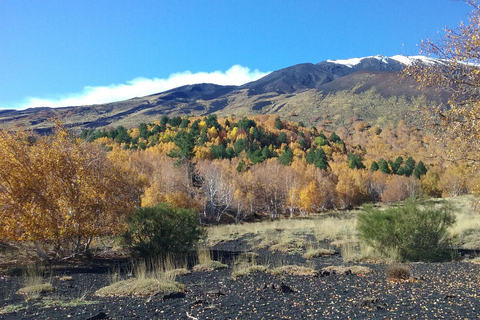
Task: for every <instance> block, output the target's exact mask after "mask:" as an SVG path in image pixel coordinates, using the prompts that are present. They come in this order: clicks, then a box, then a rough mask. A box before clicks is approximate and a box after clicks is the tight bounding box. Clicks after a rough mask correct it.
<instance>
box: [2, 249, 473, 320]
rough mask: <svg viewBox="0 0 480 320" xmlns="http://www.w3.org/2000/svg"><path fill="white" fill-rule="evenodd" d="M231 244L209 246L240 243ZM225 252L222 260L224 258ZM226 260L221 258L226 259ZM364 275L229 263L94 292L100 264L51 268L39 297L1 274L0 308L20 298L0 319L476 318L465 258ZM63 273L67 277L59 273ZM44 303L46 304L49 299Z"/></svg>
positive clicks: (323, 262) (336, 259)
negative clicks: (179, 287) (159, 282)
mask: <svg viewBox="0 0 480 320" xmlns="http://www.w3.org/2000/svg"><path fill="white" fill-rule="evenodd" d="M243 247H244V245H243V244H242V243H230V244H225V245H223V246H219V247H217V248H216V249H222V250H224V249H230V250H234V251H238V249H239V248H240V249H243ZM257 252H258V253H260V255H261V257H262V259H263V260H264V261H265V262H267V263H270V264H276V263H279V262H282V263H283V264H303V265H306V264H307V263H306V261H305V259H303V258H302V257H301V256H299V255H296V254H295V255H286V254H281V253H271V252H269V251H266V250H261V251H257ZM228 256H230V258H231V255H227V258H226V259H227V260H228ZM227 262H228V261H227ZM341 264H342V259H341V257H340V256H339V255H334V256H331V257H320V258H315V259H312V260H311V262H310V263H309V265H310V266H311V267H313V268H315V269H316V270H321V269H322V268H323V267H325V266H328V265H341ZM364 265H365V266H368V267H369V268H371V269H372V270H373V273H371V274H369V275H365V276H356V275H352V274H335V275H330V276H323V277H322V276H318V277H312V276H275V275H271V274H267V273H257V274H254V275H251V276H248V277H244V278H239V279H236V280H234V279H232V277H231V272H232V269H231V268H229V269H224V270H217V271H213V272H193V273H190V274H188V275H183V276H179V277H178V278H177V280H178V281H180V282H181V283H183V284H184V285H185V286H186V288H187V290H186V292H185V295H184V296H180V297H169V296H164V295H157V296H153V297H141V298H100V297H96V296H93V295H92V293H93V292H94V291H95V290H97V289H99V288H101V287H103V286H106V285H108V273H107V272H106V270H108V268H105V267H104V266H98V265H92V266H91V267H90V268H57V269H55V272H54V273H55V274H54V276H53V278H52V284H53V285H54V287H55V289H56V291H55V292H54V293H52V294H49V295H45V296H43V298H42V299H39V300H30V301H25V298H24V297H23V296H21V295H17V294H15V292H16V290H18V289H19V288H20V280H21V279H20V277H18V276H2V277H1V278H0V309H1V308H3V307H5V306H7V305H20V306H22V307H24V309H23V310H20V311H18V312H13V313H9V314H0V319H438V318H439V319H472V318H478V317H480V313H479V311H480V300H479V295H480V283H479V265H477V264H473V263H470V262H448V263H413V264H410V266H411V269H412V275H413V277H415V278H416V280H414V281H411V282H392V281H387V280H386V275H385V265H375V264H364ZM63 275H70V276H72V280H71V281H60V279H59V276H63ZM84 295H85V297H84V300H85V301H91V302H93V303H92V304H90V305H81V306H77V307H69V306H65V305H63V306H61V305H54V304H52V301H55V300H66V301H68V300H72V299H76V298H80V297H82V296H84ZM49 304H50V305H49Z"/></svg>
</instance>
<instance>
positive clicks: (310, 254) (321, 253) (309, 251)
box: [302, 242, 337, 259]
mask: <svg viewBox="0 0 480 320" xmlns="http://www.w3.org/2000/svg"><path fill="white" fill-rule="evenodd" d="M336 253H337V251H335V250H333V249H326V248H318V247H317V246H316V243H313V242H309V243H307V245H306V246H305V253H304V254H303V255H302V257H304V258H305V259H313V258H318V257H325V256H331V255H334V254H336Z"/></svg>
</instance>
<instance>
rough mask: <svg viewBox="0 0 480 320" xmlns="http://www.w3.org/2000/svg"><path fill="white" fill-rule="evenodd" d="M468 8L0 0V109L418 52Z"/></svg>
mask: <svg viewBox="0 0 480 320" xmlns="http://www.w3.org/2000/svg"><path fill="white" fill-rule="evenodd" d="M432 8H434V9H432ZM470 11H471V7H469V6H468V5H467V4H465V3H463V2H460V1H451V0H436V1H433V0H430V1H415V2H414V1H411V0H408V1H405V2H402V3H393V4H392V3H388V4H387V3H384V2H382V1H371V2H368V3H361V4H360V3H357V2H353V1H346V0H342V1H336V2H335V3H318V2H316V1H313V0H310V1H303V2H299V3H296V4H292V3H289V2H286V1H285V2H284V1H272V0H269V1H265V2H262V3H261V4H258V3H256V2H254V1H245V2H241V3H227V2H222V1H198V2H194V3H190V2H187V1H179V2H175V3H170V2H156V1H152V0H148V1H142V2H140V3H130V2H125V1H116V2H113V1H105V2H102V3H97V2H94V1H85V2H82V3H68V4H66V3H63V2H61V1H48V2H47V1H38V2H34V3H30V2H26V1H18V2H7V1H6V2H1V3H0V12H2V13H0V18H1V19H0V46H1V47H2V51H0V70H2V72H1V73H0V81H1V83H2V86H1V87H0V109H27V108H32V107H42V106H44V107H67V106H77V105H91V104H101V103H108V102H114V101H120V100H126V99H131V98H134V97H141V96H145V95H149V94H155V93H159V92H163V91H166V90H169V89H173V88H176V87H179V86H182V85H187V84H196V83H214V84H219V85H242V84H244V83H247V82H250V81H254V80H257V79H259V78H261V77H263V76H265V75H267V74H268V73H269V72H272V71H276V70H278V69H282V68H286V67H289V66H292V65H295V64H300V63H314V64H315V63H318V62H321V61H326V60H346V59H352V58H361V57H369V56H376V55H384V56H387V57H391V56H395V55H404V56H405V55H406V56H414V55H418V54H419V47H418V45H417V44H418V43H420V41H421V40H422V39H423V38H427V37H431V38H434V39H435V38H437V37H439V36H441V34H442V28H444V27H445V26H448V27H450V28H455V27H457V26H458V25H459V24H460V21H465V20H467V18H468V13H469V12H470ZM265 12H267V13H268V14H266V13H265ZM342 15H343V17H342ZM332 26H333V28H332ZM366 39H368V40H366Z"/></svg>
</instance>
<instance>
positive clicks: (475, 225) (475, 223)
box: [443, 195, 480, 249]
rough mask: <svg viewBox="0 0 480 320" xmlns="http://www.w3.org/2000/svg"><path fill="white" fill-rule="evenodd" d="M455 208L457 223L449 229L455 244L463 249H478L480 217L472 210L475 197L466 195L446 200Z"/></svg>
mask: <svg viewBox="0 0 480 320" xmlns="http://www.w3.org/2000/svg"><path fill="white" fill-rule="evenodd" d="M443 200H444V201H448V202H449V203H452V204H453V205H454V206H455V216H456V218H457V223H456V224H455V225H454V226H453V228H452V229H451V235H452V236H454V237H455V239H456V243H457V244H459V245H460V246H461V247H462V248H465V249H480V215H479V214H478V212H477V211H475V210H474V207H473V202H474V200H475V196H473V195H466V196H460V197H454V198H446V199H443Z"/></svg>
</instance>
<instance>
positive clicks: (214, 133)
mask: <svg viewBox="0 0 480 320" xmlns="http://www.w3.org/2000/svg"><path fill="white" fill-rule="evenodd" d="M217 135H218V130H217V129H216V128H215V127H211V128H210V129H208V130H207V136H208V138H209V139H210V140H212V139H215V138H216V137H217Z"/></svg>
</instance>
